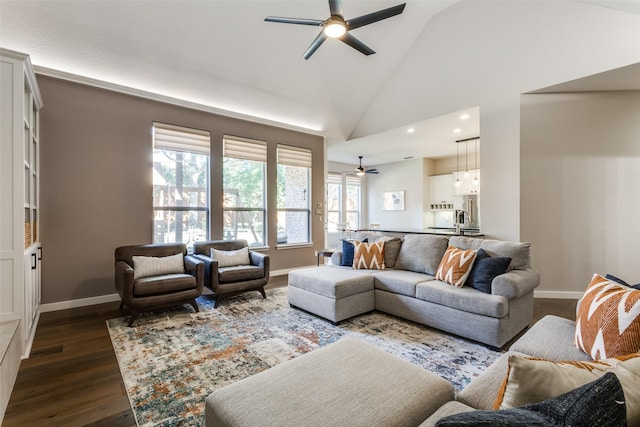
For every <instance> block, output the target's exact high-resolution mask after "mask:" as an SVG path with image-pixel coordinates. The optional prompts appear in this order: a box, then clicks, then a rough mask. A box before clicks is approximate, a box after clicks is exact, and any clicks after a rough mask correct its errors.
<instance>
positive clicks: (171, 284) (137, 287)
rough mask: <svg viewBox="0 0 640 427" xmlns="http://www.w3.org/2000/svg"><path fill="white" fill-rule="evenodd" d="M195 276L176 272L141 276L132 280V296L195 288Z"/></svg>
mask: <svg viewBox="0 0 640 427" xmlns="http://www.w3.org/2000/svg"><path fill="white" fill-rule="evenodd" d="M196 285H197V283H196V278H195V277H194V276H192V275H190V274H184V273H177V274H165V275H162V276H150V277H143V278H142V279H136V280H135V281H134V282H133V296H136V297H143V296H146V295H159V294H164V293H170V292H178V291H186V290H189V289H195V288H196Z"/></svg>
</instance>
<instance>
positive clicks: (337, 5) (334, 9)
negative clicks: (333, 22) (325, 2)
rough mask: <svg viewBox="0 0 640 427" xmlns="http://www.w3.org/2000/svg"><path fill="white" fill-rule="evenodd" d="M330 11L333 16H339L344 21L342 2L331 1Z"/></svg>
mask: <svg viewBox="0 0 640 427" xmlns="http://www.w3.org/2000/svg"><path fill="white" fill-rule="evenodd" d="M329 10H330V11H331V16H339V17H341V18H343V19H344V15H343V12H342V0H329Z"/></svg>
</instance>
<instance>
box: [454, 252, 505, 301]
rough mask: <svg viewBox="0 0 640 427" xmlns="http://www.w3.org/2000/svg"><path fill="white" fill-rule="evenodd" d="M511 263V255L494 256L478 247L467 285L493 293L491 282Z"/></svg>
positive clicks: (486, 292)
mask: <svg viewBox="0 0 640 427" xmlns="http://www.w3.org/2000/svg"><path fill="white" fill-rule="evenodd" d="M509 264H511V258H509V257H492V256H491V255H489V254H488V253H487V252H486V251H485V250H484V249H478V253H477V254H476V260H475V262H474V263H473V268H472V269H471V274H469V277H468V278H467V281H466V282H465V285H467V286H471V287H473V288H476V289H477V290H479V291H482V292H484V293H485V294H490V293H491V282H492V281H493V279H495V278H496V276H499V275H501V274H502V273H504V272H505V271H507V268H509Z"/></svg>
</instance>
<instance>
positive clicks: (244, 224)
mask: <svg viewBox="0 0 640 427" xmlns="http://www.w3.org/2000/svg"><path fill="white" fill-rule="evenodd" d="M223 227H224V230H223V231H224V235H223V237H224V240H235V239H244V240H246V241H247V242H249V246H264V245H265V242H264V237H263V236H264V211H263V210H252V211H246V210H242V211H233V210H225V211H224V218H223Z"/></svg>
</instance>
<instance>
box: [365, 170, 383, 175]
mask: <svg viewBox="0 0 640 427" xmlns="http://www.w3.org/2000/svg"><path fill="white" fill-rule="evenodd" d="M364 173H372V174H376V175H377V174H379V173H380V171H379V170H378V169H367V170H366V171H364Z"/></svg>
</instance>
